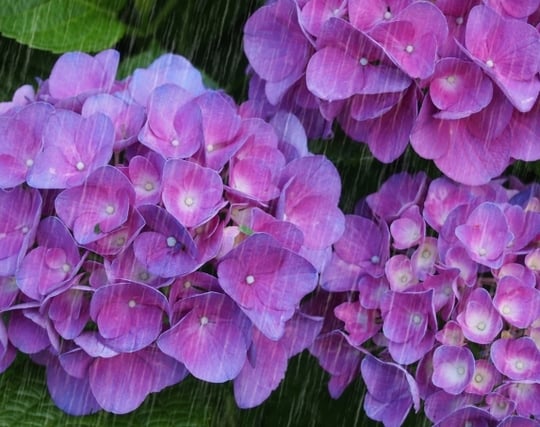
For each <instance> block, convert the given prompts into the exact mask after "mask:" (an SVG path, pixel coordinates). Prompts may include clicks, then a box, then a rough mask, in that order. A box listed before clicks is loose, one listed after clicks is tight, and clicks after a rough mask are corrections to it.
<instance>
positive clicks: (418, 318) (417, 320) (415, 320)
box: [412, 314, 422, 325]
mask: <svg viewBox="0 0 540 427" xmlns="http://www.w3.org/2000/svg"><path fill="white" fill-rule="evenodd" d="M412 321H413V323H414V324H415V325H419V324H420V322H421V321H422V316H420V315H419V314H413V317H412Z"/></svg>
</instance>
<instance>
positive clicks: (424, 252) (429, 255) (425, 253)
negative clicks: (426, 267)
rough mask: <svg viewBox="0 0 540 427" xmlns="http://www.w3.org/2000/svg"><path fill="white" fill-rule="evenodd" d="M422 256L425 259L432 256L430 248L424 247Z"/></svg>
mask: <svg viewBox="0 0 540 427" xmlns="http://www.w3.org/2000/svg"><path fill="white" fill-rule="evenodd" d="M422 258H424V259H429V258H431V251H430V250H429V249H424V250H423V251H422Z"/></svg>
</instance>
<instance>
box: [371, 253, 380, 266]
mask: <svg viewBox="0 0 540 427" xmlns="http://www.w3.org/2000/svg"><path fill="white" fill-rule="evenodd" d="M380 260H381V259H380V258H379V257H378V256H377V255H373V256H372V257H371V260H370V261H371V263H372V264H378V263H379V261H380Z"/></svg>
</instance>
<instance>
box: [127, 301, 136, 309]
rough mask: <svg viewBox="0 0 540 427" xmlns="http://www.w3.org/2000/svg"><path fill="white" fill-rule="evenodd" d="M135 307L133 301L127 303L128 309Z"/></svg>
mask: <svg viewBox="0 0 540 427" xmlns="http://www.w3.org/2000/svg"><path fill="white" fill-rule="evenodd" d="M136 305H137V303H136V302H135V300H132V299H130V300H129V302H128V307H129V308H133V307H135V306H136Z"/></svg>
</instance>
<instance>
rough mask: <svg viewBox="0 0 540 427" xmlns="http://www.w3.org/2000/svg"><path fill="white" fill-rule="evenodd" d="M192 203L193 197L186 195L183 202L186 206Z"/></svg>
mask: <svg viewBox="0 0 540 427" xmlns="http://www.w3.org/2000/svg"><path fill="white" fill-rule="evenodd" d="M193 203H195V201H194V200H193V197H190V196H188V197H186V198H185V199H184V204H185V205H186V206H187V207H191V206H193Z"/></svg>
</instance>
